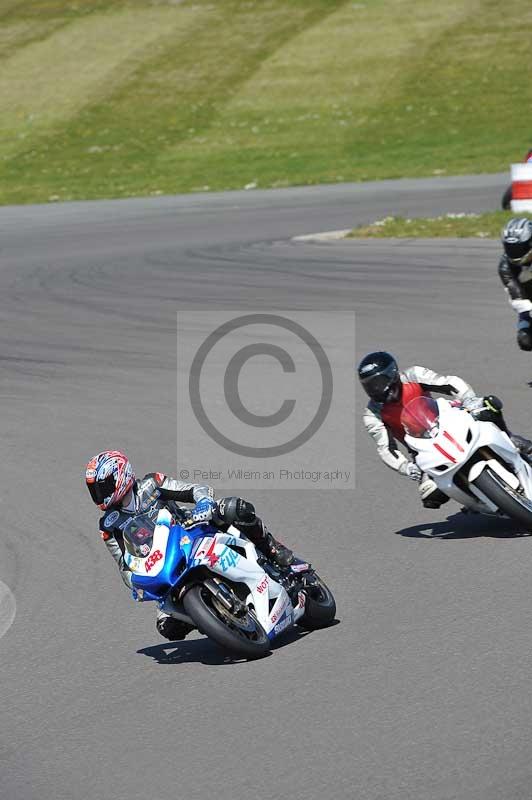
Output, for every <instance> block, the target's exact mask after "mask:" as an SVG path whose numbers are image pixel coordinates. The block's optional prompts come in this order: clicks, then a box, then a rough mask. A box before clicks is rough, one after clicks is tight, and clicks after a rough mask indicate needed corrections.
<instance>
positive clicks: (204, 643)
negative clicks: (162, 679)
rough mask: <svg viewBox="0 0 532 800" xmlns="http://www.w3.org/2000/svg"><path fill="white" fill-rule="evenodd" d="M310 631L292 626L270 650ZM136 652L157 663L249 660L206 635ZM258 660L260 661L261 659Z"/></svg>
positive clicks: (216, 663) (215, 664)
mask: <svg viewBox="0 0 532 800" xmlns="http://www.w3.org/2000/svg"><path fill="white" fill-rule="evenodd" d="M339 624H340V620H338V619H335V620H333V622H331V624H330V625H328V626H327V627H329V628H330V627H332V626H334V625H339ZM310 633H314V631H307V630H303V628H298V627H297V626H294V627H293V628H290V629H289V630H287V631H286V633H283V634H282V635H281V636H279V637H278V638H277V639H276V640H275V641H274V642H273V643H272V651H275V650H279V649H281V648H282V647H287V646H288V645H290V644H293V643H294V642H298V641H299V640H300V639H304V638H305V637H306V636H308V635H309V634H310ZM316 633H319V631H316ZM137 653H138V654H139V655H142V656H148V657H149V658H153V660H154V661H156V662H157V663H158V664H191V663H198V662H199V663H201V664H208V665H209V666H212V667H221V666H227V665H230V664H245V663H246V662H248V660H249V659H247V658H240V657H238V656H232V655H231V654H230V653H227V652H226V651H224V650H223V649H222V648H221V647H219V646H218V645H217V644H216V643H215V642H211V640H210V639H207V638H206V637H202V638H201V639H185V640H184V641H176V642H164V644H156V645H151V646H150V647H143V648H142V649H141V650H137ZM269 655H271V654H269ZM263 658H268V656H264V657H263ZM258 660H259V661H262V659H258Z"/></svg>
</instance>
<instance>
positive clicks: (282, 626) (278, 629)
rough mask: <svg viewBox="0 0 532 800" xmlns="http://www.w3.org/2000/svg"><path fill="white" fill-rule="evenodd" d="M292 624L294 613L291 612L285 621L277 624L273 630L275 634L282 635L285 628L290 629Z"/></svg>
mask: <svg viewBox="0 0 532 800" xmlns="http://www.w3.org/2000/svg"><path fill="white" fill-rule="evenodd" d="M291 622H292V612H291V611H290V612H288V614H287V615H286V617H285V619H283V620H281V622H278V623H277V625H276V626H275V627H274V629H273V630H274V632H275V633H281V631H284V629H285V628H288V626H289V625H290V623H291Z"/></svg>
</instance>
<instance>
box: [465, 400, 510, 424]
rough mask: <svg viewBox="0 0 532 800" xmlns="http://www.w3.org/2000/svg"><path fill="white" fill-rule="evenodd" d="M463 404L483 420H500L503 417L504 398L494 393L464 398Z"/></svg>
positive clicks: (474, 415)
mask: <svg viewBox="0 0 532 800" xmlns="http://www.w3.org/2000/svg"><path fill="white" fill-rule="evenodd" d="M462 406H463V407H464V408H465V409H466V411H469V413H470V414H471V415H472V416H473V417H475V419H478V420H480V421H481V422H492V421H495V422H498V420H499V419H500V418H501V412H502V400H499V398H498V397H496V396H495V395H494V394H489V395H488V396H487V397H470V398H468V399H467V400H464V401H463V403H462Z"/></svg>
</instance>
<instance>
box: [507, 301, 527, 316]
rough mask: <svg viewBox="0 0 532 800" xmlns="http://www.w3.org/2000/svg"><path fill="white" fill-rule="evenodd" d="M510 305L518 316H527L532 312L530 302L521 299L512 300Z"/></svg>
mask: <svg viewBox="0 0 532 800" xmlns="http://www.w3.org/2000/svg"><path fill="white" fill-rule="evenodd" d="M510 305H511V306H512V308H513V310H514V311H517V313H518V314H526V312H527V311H532V303H531V302H530V300H524V299H523V298H519V299H517V300H512V299H510Z"/></svg>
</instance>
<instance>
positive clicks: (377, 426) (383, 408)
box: [358, 351, 532, 508]
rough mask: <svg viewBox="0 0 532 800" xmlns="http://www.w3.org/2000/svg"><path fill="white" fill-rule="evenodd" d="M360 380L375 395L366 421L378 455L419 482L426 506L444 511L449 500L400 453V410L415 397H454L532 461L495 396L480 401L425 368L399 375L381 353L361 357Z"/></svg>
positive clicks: (455, 380)
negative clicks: (511, 432) (508, 439)
mask: <svg viewBox="0 0 532 800" xmlns="http://www.w3.org/2000/svg"><path fill="white" fill-rule="evenodd" d="M358 376H359V378H360V382H361V384H362V386H363V387H364V390H365V391H366V393H367V394H368V395H369V397H370V402H369V404H368V406H367V408H366V410H365V412H364V417H363V419H364V425H365V426H366V430H367V431H368V433H369V434H370V436H372V437H373V439H374V441H375V444H376V445H377V452H378V454H379V455H380V457H381V458H382V460H383V461H384V463H385V464H386V465H387V466H388V467H391V469H394V470H396V471H397V472H399V473H400V474H401V475H406V477H408V478H411V480H414V481H417V482H418V483H419V494H420V497H421V500H422V502H423V505H424V506H425V508H439V507H440V506H441V505H442V504H443V503H446V502H447V500H448V499H449V498H448V497H447V495H446V494H444V493H443V492H442V491H440V489H438V487H437V485H436V483H435V482H434V481H433V480H432V479H431V478H429V477H427V476H424V475H423V474H422V472H421V470H420V469H419V467H418V466H417V464H416V463H415V462H414V461H413V460H411V459H410V458H408V457H407V456H406V455H404V454H403V453H401V451H400V450H399V449H398V442H399V443H401V444H403V445H404V447H405V448H406V445H405V444H404V435H405V432H404V430H403V427H402V425H401V412H402V410H403V408H404V407H405V406H406V405H408V403H409V402H410V401H411V400H413V399H414V398H416V397H421V396H427V397H430V396H431V393H432V392H436V393H438V394H442V395H445V396H447V397H451V398H453V399H455V400H457V401H459V402H460V403H461V405H462V406H463V407H464V408H465V409H467V410H468V411H470V412H471V413H472V414H473V416H475V417H476V418H477V419H480V420H487V421H490V422H494V423H495V424H496V425H498V426H499V427H500V428H501V429H502V430H504V431H505V432H506V433H508V435H510V436H511V439H512V441H513V443H514V444H515V446H516V447H517V448H518V449H519V450H520V452H521V454H522V455H524V456H525V457H529V456H530V455H531V454H532V442H530V441H529V440H528V439H525V438H523V437H521V436H515V435H514V434H510V433H509V431H508V429H507V428H506V423H505V421H504V417H503V415H502V411H501V409H502V403H501V402H500V400H498V399H497V398H496V397H494V396H492V395H490V396H489V397H477V396H476V395H475V392H474V391H473V389H472V388H471V386H470V385H469V384H468V383H466V382H465V381H464V380H462V378H459V377H458V376H457V375H439V374H438V373H437V372H433V371H432V370H430V369H427V368H426V367H409V369H407V370H405V371H404V372H400V371H399V367H398V365H397V361H396V360H395V358H394V357H393V356H392V355H390V353H385V352H382V351H379V352H375V353H369V354H368V355H367V356H365V357H364V358H363V359H362V361H361V362H360V364H359V365H358ZM406 449H407V448H406Z"/></svg>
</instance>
